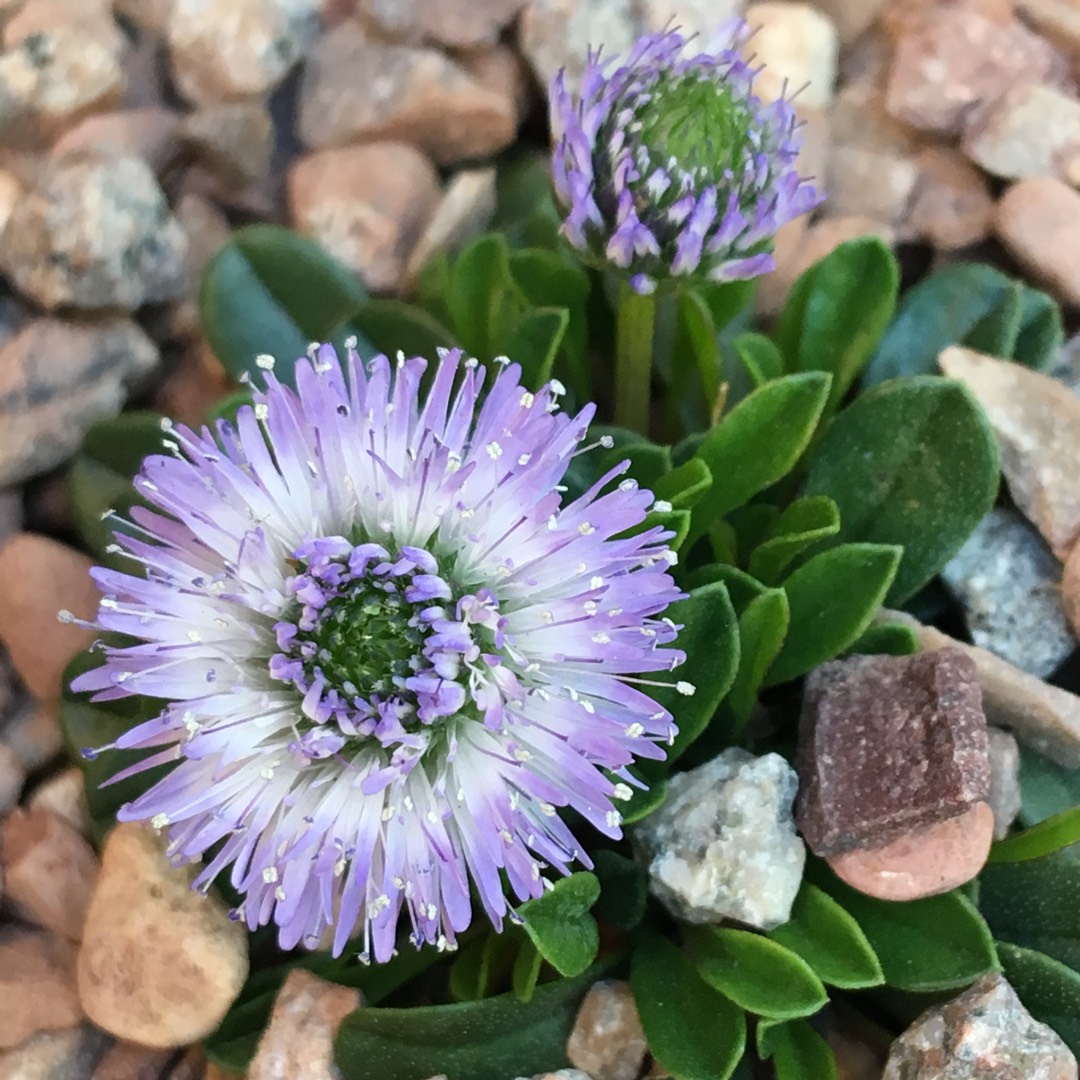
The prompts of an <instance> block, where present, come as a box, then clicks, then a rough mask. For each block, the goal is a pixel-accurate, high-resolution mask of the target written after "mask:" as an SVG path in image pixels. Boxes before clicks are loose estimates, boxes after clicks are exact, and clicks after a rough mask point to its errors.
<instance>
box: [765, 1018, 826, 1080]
mask: <svg viewBox="0 0 1080 1080" xmlns="http://www.w3.org/2000/svg"><path fill="white" fill-rule="evenodd" d="M757 1036H758V1039H757V1044H758V1053H759V1054H760V1055H761V1056H762V1057H768V1058H772V1061H773V1068H774V1069H775V1070H776V1080H839V1073H838V1072H837V1067H836V1057H835V1056H834V1054H833V1052H832V1049H831V1048H830V1046H829V1044H828V1043H827V1042H826V1041H825V1040H824V1039H823V1038H822V1037H821V1036H820V1035H819V1034H818V1033H817V1032H816V1031H815V1030H814V1029H813V1028H812V1027H811V1026H810V1025H809V1024H808V1023H807V1022H806V1021H805V1020H788V1021H786V1022H784V1023H773V1024H768V1025H765V1024H759V1025H758V1030H757Z"/></svg>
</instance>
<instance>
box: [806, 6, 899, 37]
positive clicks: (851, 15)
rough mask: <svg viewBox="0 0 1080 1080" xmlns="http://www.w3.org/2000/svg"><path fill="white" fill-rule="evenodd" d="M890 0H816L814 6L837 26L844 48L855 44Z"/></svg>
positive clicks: (837, 32) (838, 35)
mask: <svg viewBox="0 0 1080 1080" xmlns="http://www.w3.org/2000/svg"><path fill="white" fill-rule="evenodd" d="M888 2H889V0H815V4H814V6H815V7H816V8H817V9H818V10H819V11H820V12H822V14H824V15H827V16H828V17H829V18H830V19H831V20H832V23H833V25H834V26H835V27H836V34H837V37H838V38H839V40H840V45H841V47H842V48H845V49H846V48H847V47H848V46H850V45H854V44H855V42H856V41H857V40H858V39H859V38H860V37H861V36H862V34H863V32H864V31H866V30H868V29H869V28H870V27H871V26H872V25H873V24H874V22H875V21H876V19H877V17H878V15H880V14H881V13H882V11H884V10H885V8H886V6H887V5H888Z"/></svg>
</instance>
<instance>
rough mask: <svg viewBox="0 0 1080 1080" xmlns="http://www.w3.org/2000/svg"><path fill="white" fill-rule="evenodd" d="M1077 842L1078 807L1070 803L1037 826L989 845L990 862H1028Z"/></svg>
mask: <svg viewBox="0 0 1080 1080" xmlns="http://www.w3.org/2000/svg"><path fill="white" fill-rule="evenodd" d="M1077 842H1080V806H1071V807H1069V809H1068V810H1062V811H1061V812H1060V813H1058V814H1054V816H1053V817H1049V818H1047V819H1046V820H1045V821H1040V822H1039V824H1038V825H1032V826H1031V828H1029V829H1025V830H1024V831H1023V832H1020V833H1017V834H1016V835H1015V836H1008V837H1006V838H1005V839H1004V840H999V841H998V842H997V843H996V844H994V845H993V846H992V847H991V848H990V859H989V861H990V862H992V863H1013V862H1027V861H1028V860H1029V859H1041V858H1042V857H1043V856H1044V855H1052V854H1053V853H1054V852H1055V851H1060V850H1061V849H1062V848H1066V847H1068V846H1069V845H1070V844H1075V843H1077Z"/></svg>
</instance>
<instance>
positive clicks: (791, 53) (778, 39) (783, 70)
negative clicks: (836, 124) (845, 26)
mask: <svg viewBox="0 0 1080 1080" xmlns="http://www.w3.org/2000/svg"><path fill="white" fill-rule="evenodd" d="M746 22H747V24H748V25H749V26H750V28H751V30H752V31H753V33H754V37H753V40H752V42H751V46H750V48H751V51H752V52H753V54H754V64H755V66H760V65H762V64H763V65H764V68H765V69H764V71H762V72H761V73H760V74H758V76H757V77H756V78H755V79H754V93H755V94H757V95H758V96H759V97H760V98H761V99H762V100H763V101H767V102H768V101H776V100H777V99H778V98H780V97H782V96H783V95H784V94H785V93H786V94H788V95H790V94H792V93H794V92H795V91H796V90H800V88H802V89H801V90H800V93H799V104H800V105H803V106H810V107H816V108H824V107H825V106H826V105H828V104H829V102H830V101H831V100H832V97H833V93H834V92H835V89H836V57H837V51H838V48H839V42H838V40H837V36H836V27H835V26H834V25H833V23H832V20H831V19H829V17H828V16H827V15H825V14H823V13H822V12H821V11H819V10H818V9H817V8H816V7H813V6H811V5H810V4H802V3H791V2H780V0H767V2H765V3H759V4H751V5H750V6H749V7H748V8H747V9H746Z"/></svg>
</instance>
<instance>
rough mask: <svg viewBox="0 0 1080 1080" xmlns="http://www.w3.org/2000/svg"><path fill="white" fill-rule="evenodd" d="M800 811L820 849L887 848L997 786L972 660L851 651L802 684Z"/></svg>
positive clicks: (810, 840) (953, 652)
mask: <svg viewBox="0 0 1080 1080" xmlns="http://www.w3.org/2000/svg"><path fill="white" fill-rule="evenodd" d="M796 766H797V768H798V772H799V779H800V787H799V797H798V800H797V803H796V812H795V818H796V821H797V823H798V826H799V830H800V831H801V832H802V835H803V837H804V838H805V839H806V842H807V844H808V845H809V847H810V849H811V850H812V851H813V852H815V853H816V854H818V855H821V856H831V855H839V854H842V853H843V852H846V851H851V850H853V849H855V848H865V849H873V848H880V847H883V846H884V845H886V844H889V843H891V842H892V841H894V840H898V839H900V838H901V837H903V836H904V835H905V834H906V833H908V832H910V831H911V830H912V829H918V828H922V827H923V826H927V825H932V824H935V823H936V822H940V821H944V820H946V819H948V818H952V817H956V816H958V815H959V814H962V813H963V812H964V811H965V810H967V809H968V807H970V806H971V804H972V803H974V802H978V801H980V800H983V799H985V798H986V796H987V794H988V792H989V790H990V765H989V761H988V759H987V747H986V719H985V717H984V715H983V710H982V703H981V701H980V693H979V687H978V684H977V683H976V681H975V665H974V664H973V663H972V662H971V660H969V659H968V658H967V657H966V656H964V655H963V653H961V652H960V651H959V650H957V649H941V650H938V651H936V652H930V653H921V654H918V655H916V656H852V657H849V658H848V659H846V660H836V661H833V662H831V663H827V664H822V665H821V666H820V667H818V668H816V669H815V670H814V671H813V672H811V674H810V676H809V677H808V678H807V680H806V685H805V688H804V690H803V705H802V715H801V718H800V723H799V745H798V752H797V755H796Z"/></svg>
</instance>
